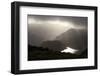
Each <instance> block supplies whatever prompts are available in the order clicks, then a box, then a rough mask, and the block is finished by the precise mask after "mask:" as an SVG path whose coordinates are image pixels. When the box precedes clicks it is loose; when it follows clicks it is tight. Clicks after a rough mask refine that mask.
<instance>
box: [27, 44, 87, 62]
mask: <svg viewBox="0 0 100 76" xmlns="http://www.w3.org/2000/svg"><path fill="white" fill-rule="evenodd" d="M85 53H86V54H87V52H86V51H85ZM85 53H83V54H81V55H76V54H71V53H61V52H60V51H54V50H50V49H48V48H43V47H35V46H30V45H28V60H29V61H30V60H52V59H79V58H87V55H86V56H85Z"/></svg>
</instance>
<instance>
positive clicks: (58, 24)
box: [28, 15, 87, 45]
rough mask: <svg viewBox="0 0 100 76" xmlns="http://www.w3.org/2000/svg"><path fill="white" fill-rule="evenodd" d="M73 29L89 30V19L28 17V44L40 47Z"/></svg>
mask: <svg viewBox="0 0 100 76" xmlns="http://www.w3.org/2000/svg"><path fill="white" fill-rule="evenodd" d="M72 28H73V29H76V30H79V29H84V30H87V17H68V16H43V15H28V43H29V44H31V45H40V44H41V42H42V41H46V40H54V39H55V38H56V36H59V35H60V34H62V33H63V32H66V31H68V30H69V29H72Z"/></svg>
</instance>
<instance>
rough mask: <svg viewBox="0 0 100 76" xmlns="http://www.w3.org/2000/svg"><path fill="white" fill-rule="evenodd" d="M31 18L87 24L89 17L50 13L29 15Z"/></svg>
mask: <svg viewBox="0 0 100 76" xmlns="http://www.w3.org/2000/svg"><path fill="white" fill-rule="evenodd" d="M28 17H29V18H34V19H35V20H36V21H49V20H61V21H69V22H72V23H74V24H76V25H80V26H81V25H82V26H83V25H84V26H86V25H87V20H88V18H87V17H76V16H48V15H28Z"/></svg>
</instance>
